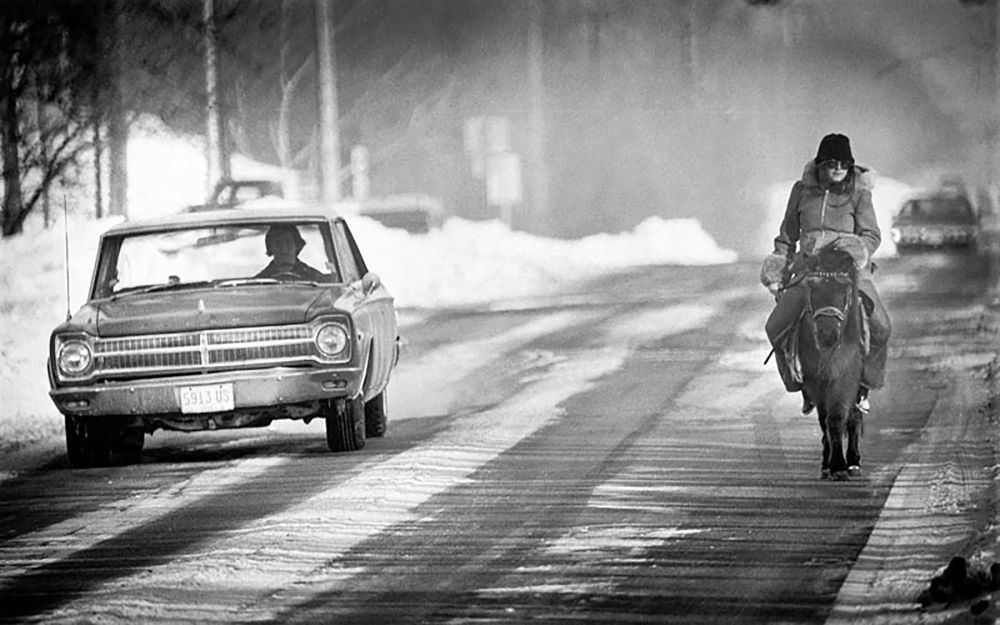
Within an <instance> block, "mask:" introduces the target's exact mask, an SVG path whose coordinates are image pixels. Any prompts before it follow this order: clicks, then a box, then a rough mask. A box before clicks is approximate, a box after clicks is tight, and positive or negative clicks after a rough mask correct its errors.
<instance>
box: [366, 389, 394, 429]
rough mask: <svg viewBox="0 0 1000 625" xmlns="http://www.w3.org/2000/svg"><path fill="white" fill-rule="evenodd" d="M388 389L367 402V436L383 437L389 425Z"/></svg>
mask: <svg viewBox="0 0 1000 625" xmlns="http://www.w3.org/2000/svg"><path fill="white" fill-rule="evenodd" d="M385 394H386V391H382V392H381V393H379V394H378V395H376V396H375V397H373V398H372V399H371V401H367V402H365V436H367V437H368V438H381V437H382V436H385V431H386V429H387V428H388V427H389V414H388V410H387V409H386V400H385Z"/></svg>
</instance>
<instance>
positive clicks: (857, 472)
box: [847, 464, 861, 477]
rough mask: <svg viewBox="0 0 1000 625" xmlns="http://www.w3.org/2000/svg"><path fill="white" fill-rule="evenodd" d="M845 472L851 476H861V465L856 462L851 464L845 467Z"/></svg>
mask: <svg viewBox="0 0 1000 625" xmlns="http://www.w3.org/2000/svg"><path fill="white" fill-rule="evenodd" d="M847 474H848V475H850V476H851V477H861V467H859V466H858V465H856V464H852V465H851V466H849V467H847Z"/></svg>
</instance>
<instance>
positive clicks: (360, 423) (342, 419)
mask: <svg viewBox="0 0 1000 625" xmlns="http://www.w3.org/2000/svg"><path fill="white" fill-rule="evenodd" d="M326 411H327V414H326V445H327V447H329V448H330V451H337V452H340V451H357V450H359V449H361V448H363V447H364V446H365V406H364V401H363V400H362V398H361V396H360V395H359V396H358V397H355V398H354V399H348V398H346V397H339V398H337V399H334V400H333V401H331V402H330V404H329V405H328V406H327V408H326Z"/></svg>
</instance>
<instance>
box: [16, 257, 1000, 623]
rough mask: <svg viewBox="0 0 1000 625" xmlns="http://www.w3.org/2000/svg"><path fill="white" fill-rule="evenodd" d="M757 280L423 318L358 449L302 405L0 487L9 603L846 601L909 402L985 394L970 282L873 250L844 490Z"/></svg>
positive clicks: (402, 605) (296, 613)
mask: <svg viewBox="0 0 1000 625" xmlns="http://www.w3.org/2000/svg"><path fill="white" fill-rule="evenodd" d="M756 271H757V268H756V266H752V265H749V264H738V265H726V266H714V267H697V268H655V269H645V270H642V271H636V272H634V273H631V274H628V275H625V276H621V277H619V278H616V279H613V280H611V279H609V280H605V281H603V282H601V283H599V284H598V285H595V286H594V288H593V289H591V290H589V291H588V292H587V293H586V294H579V293H578V294H563V295H561V296H559V297H553V298H550V299H533V300H524V301H519V302H508V303H507V304H506V305H505V306H503V307H494V308H493V309H491V310H469V311H461V312H452V313H448V314H439V315H437V316H431V317H426V318H423V319H417V320H416V321H414V322H413V323H412V324H411V325H409V327H408V328H407V331H406V335H407V338H408V340H409V345H408V347H407V350H406V353H404V356H403V360H402V362H401V365H400V368H399V369H398V370H397V372H396V375H395V377H394V380H393V382H392V385H391V386H390V410H391V415H390V427H389V432H388V434H387V436H386V437H385V438H384V439H375V440H369V442H368V446H367V447H366V448H365V449H364V450H363V451H361V452H359V453H354V454H340V455H334V454H330V453H328V452H327V451H326V447H325V439H324V435H323V426H322V424H320V423H313V424H310V425H301V424H285V425H281V426H273V427H272V428H269V429H266V430H246V431H242V432H235V433H234V432H213V433H204V434H196V435H180V434H163V433H157V434H156V435H155V436H154V437H153V438H152V439H151V440H150V441H148V442H147V449H146V451H145V452H144V454H143V457H142V460H141V462H140V463H139V464H136V465H132V466H126V467H114V468H109V469H94V470H86V471H70V470H68V469H67V468H66V464H65V461H64V460H63V459H59V460H57V461H55V462H53V463H52V464H51V465H49V466H48V467H46V468H44V469H42V470H40V471H36V472H33V473H27V474H24V475H21V476H19V477H18V478H16V479H14V480H11V481H8V482H4V483H0V597H3V601H2V604H0V619H3V620H5V621H17V622H31V621H38V622H45V623H79V622H128V623H135V622H164V623H177V622H192V623H212V622H219V623H245V622H275V623H277V622H280V623H288V622H303V623H337V622H345V623H347V622H359V621H361V622H373V623H406V622H414V623H416V622H432V623H466V622H498V621H503V622H511V623H520V622H526V621H531V622H557V621H558V622H567V621H569V622H594V623H603V622H609V621H616V622H671V623H686V622H690V623H705V622H713V623H724V622H732V623H741V624H745V623H769V622H776V621H778V622H806V623H808V622H823V621H824V620H826V619H827V617H828V616H829V615H830V614H831V613H832V611H834V606H835V605H836V606H843V605H846V604H849V603H851V602H852V601H853V602H857V601H859V599H858V597H857V596H854V595H844V594H843V592H842V586H843V584H844V582H845V579H847V578H848V575H849V574H851V572H852V569H853V568H854V567H855V563H856V561H858V558H859V555H860V554H870V553H871V552H870V551H869V549H870V545H869V542H870V541H869V538H870V536H871V535H872V531H873V529H877V523H879V522H880V518H883V519H884V516H880V515H882V514H883V504H884V503H885V502H886V500H887V498H888V497H890V495H891V494H892V493H894V492H897V493H898V490H894V487H895V485H896V482H897V477H898V476H900V475H908V476H912V474H911V473H909V471H911V470H912V468H913V467H912V466H910V465H908V464H907V462H908V458H909V457H910V455H911V452H912V450H913V449H914V448H915V447H914V446H915V445H917V443H918V442H919V440H920V437H921V432H922V428H923V427H924V425H925V424H926V423H927V422H928V419H930V418H932V417H933V416H934V415H935V414H938V413H940V409H941V406H942V405H945V404H947V405H950V406H952V409H953V410H955V411H973V410H981V409H982V407H983V405H985V403H986V402H987V401H988V397H986V396H984V393H983V389H982V388H981V387H982V385H981V384H980V385H977V384H975V383H970V382H969V380H973V381H974V380H976V379H977V377H976V376H979V378H982V377H983V375H982V374H983V370H984V368H985V367H987V366H988V365H989V364H990V362H991V361H992V359H993V357H994V356H995V353H994V351H995V347H993V346H992V345H991V344H990V343H992V342H994V341H993V340H992V339H989V341H985V339H983V338H982V336H981V333H980V332H979V330H980V329H981V325H982V324H981V323H980V321H981V318H980V316H981V312H980V305H981V293H982V291H983V289H984V284H985V281H986V277H985V275H984V273H983V270H982V267H981V266H980V263H979V262H978V261H976V260H975V259H971V258H964V259H963V258H957V257H950V256H943V255H932V256H927V257H915V258H914V257H910V258H904V259H893V260H890V261H886V262H885V263H884V266H883V268H882V269H881V270H880V273H881V274H882V279H881V283H882V285H883V286H882V289H883V292H884V293H885V295H886V299H887V302H888V306H889V308H890V311H891V313H892V314H893V319H894V323H895V327H896V333H897V334H896V337H897V338H896V341H895V344H894V347H893V352H892V362H891V366H890V376H889V378H890V379H889V385H890V386H889V390H887V391H885V392H883V393H880V394H878V395H877V396H876V397H875V399H874V402H873V403H874V410H873V414H872V416H871V418H870V419H869V421H868V423H867V429H866V436H865V438H864V440H863V447H862V453H863V454H864V456H863V461H862V464H863V466H864V469H865V471H866V474H865V476H864V477H863V478H861V479H859V480H854V481H851V482H846V483H835V482H826V481H820V480H819V479H818V477H819V440H818V428H817V426H816V423H815V418H814V417H802V416H800V415H799V414H798V402H797V400H796V398H795V397H793V396H790V395H787V394H785V393H784V392H783V390H782V389H781V388H780V383H779V382H778V379H777V376H776V374H775V373H774V371H773V368H772V367H771V366H767V367H765V366H763V365H762V360H763V358H764V356H765V355H766V354H767V348H766V342H765V340H764V338H763V334H762V331H761V326H762V323H763V319H764V317H765V316H766V314H767V310H768V308H769V302H768V300H767V297H766V294H765V293H764V291H763V290H762V289H761V288H760V287H759V286H756V284H755V277H756ZM927 288H930V289H931V292H930V293H929V294H924V293H926V291H925V289H927ZM984 341H985V342H984ZM991 350H993V351H991ZM953 354H957V356H960V357H956V356H953ZM970 374H971V375H970ZM948 402H951V403H950V404H948ZM935 410H937V411H938V413H935ZM922 461H924V462H930V461H929V460H928V459H927V458H923V459H922ZM976 461H977V462H978V461H979V458H978V457H977V458H976ZM908 479H909V478H908ZM955 480H957V481H958V482H961V481H962V476H961V475H959V476H958V477H957V478H955ZM935 492H936V493H937V494H938V495H941V496H942V497H945V498H947V496H948V495H949V492H950V493H951V494H955V493H959V494H960V489H958V488H953V489H952V490H951V491H949V490H948V485H947V484H944V485H943V486H942V488H939V489H938V490H937V491H935ZM953 503H955V502H953ZM961 504H962V502H961V501H958V502H957V503H955V505H956V506H958V507H959V508H961ZM944 505H945V504H944V503H942V506H944ZM936 512H941V510H937V511H936ZM945 513H947V511H946V510H945ZM957 514H958V515H959V516H962V515H963V514H964V511H963V510H959V511H958V512H957ZM963 518H965V516H963ZM901 531H902V532H911V533H912V532H916V531H918V530H914V529H913V528H912V527H909V528H908V529H903V530H901ZM965 531H967V532H969V531H974V528H968V529H967V530H965ZM866 546H869V547H868V548H866ZM926 564H927V566H929V567H930V568H933V567H934V566H936V565H937V562H936V561H931V562H928V563H926ZM857 577H858V574H857V573H856V572H855V574H854V576H853V577H852V580H855V583H858V584H861V585H864V584H866V583H868V584H869V586H867V587H868V588H870V587H871V583H872V582H871V580H870V579H869V578H866V579H869V581H867V582H866V581H865V580H861V581H857V580H856V579H855V578H857ZM878 579H883V580H884V579H890V578H889V577H886V576H885V575H883V576H882V577H880V578H878ZM896 581H897V582H899V583H900V584H905V583H907V581H908V580H904V579H901V578H899V577H897V578H896ZM909 583H911V584H912V580H909ZM906 590H907V592H909V590H910V588H907V589H906ZM859 596H860V595H859ZM838 597H839V598H838ZM854 607H857V606H854ZM893 609H901V610H906V609H912V606H903V607H902V608H899V607H898V606H897V607H896V608H893Z"/></svg>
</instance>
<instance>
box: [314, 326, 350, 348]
mask: <svg viewBox="0 0 1000 625" xmlns="http://www.w3.org/2000/svg"><path fill="white" fill-rule="evenodd" d="M347 341H348V338H347V328H345V327H344V326H342V325H339V324H336V323H327V324H324V325H322V326H320V328H319V330H317V332H316V347H318V348H319V351H320V352H322V353H323V354H324V355H326V356H336V355H337V354H339V353H341V352H343V351H344V350H345V349H347Z"/></svg>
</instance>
